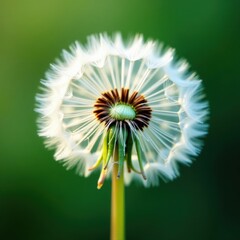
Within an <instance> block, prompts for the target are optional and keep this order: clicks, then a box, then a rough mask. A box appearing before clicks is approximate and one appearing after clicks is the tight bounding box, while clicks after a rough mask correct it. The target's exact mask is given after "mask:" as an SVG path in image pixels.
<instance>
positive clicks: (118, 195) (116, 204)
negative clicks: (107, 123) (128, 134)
mask: <svg viewBox="0 0 240 240" xmlns="http://www.w3.org/2000/svg"><path fill="white" fill-rule="evenodd" d="M118 157H119V154H118V151H117V149H115V153H114V164H113V170H112V206H111V240H124V239H125V224H124V223H125V217H124V215H125V214H124V213H125V206H124V176H123V172H124V171H123V169H121V175H120V177H119V178H118V167H119V164H118ZM122 167H123V166H122Z"/></svg>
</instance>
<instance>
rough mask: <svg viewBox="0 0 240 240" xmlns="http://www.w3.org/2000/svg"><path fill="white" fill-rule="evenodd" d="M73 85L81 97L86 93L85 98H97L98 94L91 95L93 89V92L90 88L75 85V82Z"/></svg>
mask: <svg viewBox="0 0 240 240" xmlns="http://www.w3.org/2000/svg"><path fill="white" fill-rule="evenodd" d="M72 85H73V86H74V87H75V88H76V90H78V91H79V93H80V94H81V95H82V94H84V93H85V94H86V95H85V96H89V97H90V98H91V99H95V98H96V94H95V93H94V92H93V93H91V91H92V89H91V90H90V89H89V88H88V89H85V88H84V87H82V86H79V85H77V84H76V83H73V82H72ZM86 87H87V85H86ZM87 90H90V92H89V91H87Z"/></svg>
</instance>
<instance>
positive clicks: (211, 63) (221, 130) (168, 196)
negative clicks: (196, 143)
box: [0, 0, 240, 240]
mask: <svg viewBox="0 0 240 240" xmlns="http://www.w3.org/2000/svg"><path fill="white" fill-rule="evenodd" d="M239 9H240V1H239V0H236V1H234V0H229V1H228V0H201V1H198V0H196V1H194V0H182V1H180V0H175V1H174V0H158V1H157V0H156V1H154V0H141V1H140V0H122V1H120V0H119V1H116V0H113V1H110V0H95V1H93V0H88V1H83V0H78V1H77V0H75V1H74V0H68V1H57V0H42V1H33V0H31V1H30V0H22V1H17V0H8V1H7V0H1V1H0V238H1V239H26V240H27V239H34V240H35V239H41V240H42V239H47V240H48V239H60V240H61V239H73V240H75V239H90V240H91V239H108V238H109V223H110V222H109V215H110V182H109V181H108V182H107V183H106V184H105V185H104V187H103V189H102V190H100V191H98V190H97V189H96V181H97V179H98V174H95V175H92V176H91V177H90V178H88V179H85V178H82V177H79V176H77V175H76V174H75V173H74V171H66V170H65V168H64V167H62V166H61V164H58V163H57V162H55V161H54V160H53V151H47V150H46V149H45V148H44V145H43V140H42V139H41V138H39V137H38V136H37V133H36V124H35V121H36V117H37V114H36V113H34V111H33V109H34V105H35V100H34V97H35V94H36V92H37V91H38V87H39V81H40V79H41V78H43V77H44V72H45V71H46V70H47V69H48V68H49V63H51V62H53V61H54V59H55V58H56V57H59V56H60V52H61V50H62V49H63V48H65V49H67V48H68V46H69V45H70V44H71V43H73V42H74V41H75V40H79V41H81V42H83V43H84V42H86V36H87V35H89V34H92V33H99V32H103V31H104V32H105V31H106V32H108V33H110V34H111V33H112V32H116V31H120V32H122V33H123V35H124V36H125V37H127V36H129V35H131V34H135V33H137V32H140V33H143V34H144V36H145V38H154V39H158V40H160V41H162V42H164V43H165V44H167V45H170V46H172V47H174V48H176V49H177V53H178V55H179V56H181V57H185V58H186V59H188V61H189V62H190V63H191V65H192V69H194V70H196V71H197V72H198V74H199V75H200V77H201V78H202V79H203V80H204V86H205V89H206V93H207V97H208V99H209V102H210V107H211V119H210V132H209V135H208V136H207V138H206V141H205V147H204V149H203V151H202V153H201V155H200V156H199V157H198V159H197V161H196V162H194V164H193V165H192V166H191V167H190V168H189V167H184V166H182V167H181V177H180V178H178V179H176V180H175V181H173V182H170V183H167V184H165V183H162V184H161V185H160V186H159V187H157V188H150V189H144V188H143V187H139V186H136V185H134V184H132V185H131V186H130V187H127V188H126V217H127V226H126V229H127V239H167V240H175V239H184V240H188V239H189V240H190V239H196V240H198V239H199V240H200V239H220V240H222V239H226V240H232V239H240V236H239V235H240V234H239V231H240V221H239V216H240V211H239V203H240V201H239V183H240V181H239V169H240V164H239V162H240V161H239V160H240V159H239V151H238V149H239V143H240V141H239V133H240V132H239V115H240V114H239V111H240V100H239V97H240V93H239V89H240V83H239V81H240V79H239V76H240V75H239V68H240V61H239V56H240V47H239V43H240V41H239V40H240V38H239V37H240V31H239V29H240V14H239Z"/></svg>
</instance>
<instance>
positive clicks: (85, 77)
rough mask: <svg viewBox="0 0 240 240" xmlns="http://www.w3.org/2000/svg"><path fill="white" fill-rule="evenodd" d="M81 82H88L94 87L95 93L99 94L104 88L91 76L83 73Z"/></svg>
mask: <svg viewBox="0 0 240 240" xmlns="http://www.w3.org/2000/svg"><path fill="white" fill-rule="evenodd" d="M81 80H82V81H83V82H88V83H89V86H91V87H92V88H95V89H96V94H97V95H100V94H101V93H102V92H103V91H104V88H103V86H102V85H101V84H99V83H98V82H97V81H96V80H95V79H93V78H92V77H91V76H88V75H87V74H84V75H83V76H82V79H81Z"/></svg>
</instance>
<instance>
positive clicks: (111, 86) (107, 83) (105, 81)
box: [97, 66, 113, 90]
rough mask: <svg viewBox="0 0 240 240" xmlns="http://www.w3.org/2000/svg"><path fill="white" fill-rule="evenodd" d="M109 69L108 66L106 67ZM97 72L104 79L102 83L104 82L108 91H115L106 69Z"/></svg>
mask: <svg viewBox="0 0 240 240" xmlns="http://www.w3.org/2000/svg"><path fill="white" fill-rule="evenodd" d="M105 67H106V68H107V66H105ZM97 71H98V72H99V75H100V76H101V78H102V81H103V82H104V85H105V86H106V87H107V89H108V90H111V89H113V85H112V82H111V80H110V79H109V77H108V76H107V74H106V70H105V69H104V68H97Z"/></svg>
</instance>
